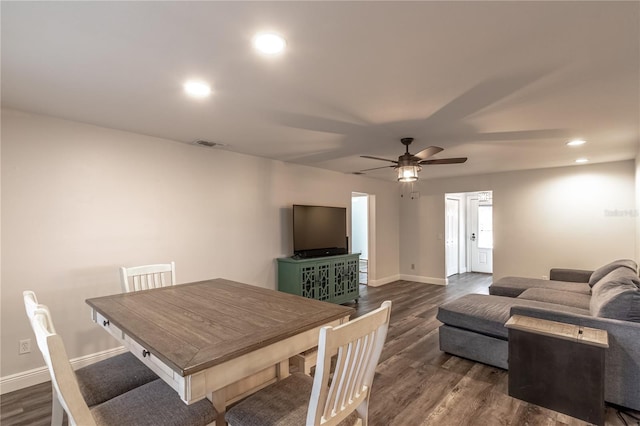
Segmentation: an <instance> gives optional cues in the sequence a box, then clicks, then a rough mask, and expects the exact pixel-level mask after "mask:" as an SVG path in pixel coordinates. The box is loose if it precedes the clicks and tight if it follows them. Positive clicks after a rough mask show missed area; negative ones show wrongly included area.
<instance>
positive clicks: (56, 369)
mask: <svg viewBox="0 0 640 426" xmlns="http://www.w3.org/2000/svg"><path fill="white" fill-rule="evenodd" d="M31 326H32V327H33V330H34V332H35V334H36V340H37V342H38V348H39V349H40V351H41V352H42V356H43V357H44V360H45V363H46V364H47V368H48V369H49V373H50V374H51V382H52V384H53V386H54V388H55V389H56V392H57V394H58V396H59V399H60V403H61V405H62V407H63V409H64V411H65V412H66V413H67V416H68V418H69V424H70V425H81V426H93V425H96V426H97V425H105V426H106V425H113V426H120V425H149V426H152V425H153V426H162V425H185V426H201V425H202V426H204V425H208V424H213V422H214V421H215V416H216V414H215V410H214V409H213V405H212V404H211V402H210V401H209V400H207V399H203V400H200V401H198V402H196V403H193V404H191V405H187V404H185V403H184V402H183V401H182V400H181V399H180V397H179V396H178V394H177V393H176V392H175V391H174V390H173V389H172V388H171V387H170V386H169V385H167V384H166V383H164V382H163V381H162V380H161V379H157V380H154V381H152V382H149V383H147V384H145V385H142V386H140V387H137V388H135V389H132V390H130V391H129V392H126V393H124V394H122V395H119V396H116V397H115V398H112V399H110V400H108V401H105V402H103V403H101V404H98V405H96V406H94V407H91V408H90V407H89V406H88V405H87V403H86V402H85V400H84V398H83V396H82V393H81V392H80V387H79V385H78V381H77V380H76V376H75V374H74V372H73V369H72V368H71V364H70V363H69V358H68V356H67V352H66V350H65V347H64V344H63V342H62V339H61V338H60V336H59V335H58V334H56V333H55V330H54V328H53V323H52V321H51V316H50V314H49V311H48V310H46V309H42V308H36V309H35V310H34V311H33V317H32V319H31Z"/></svg>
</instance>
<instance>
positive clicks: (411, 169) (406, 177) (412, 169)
mask: <svg viewBox="0 0 640 426" xmlns="http://www.w3.org/2000/svg"><path fill="white" fill-rule="evenodd" d="M420 170H422V167H420V166H399V167H398V182H415V181H417V180H418V172H419V171H420Z"/></svg>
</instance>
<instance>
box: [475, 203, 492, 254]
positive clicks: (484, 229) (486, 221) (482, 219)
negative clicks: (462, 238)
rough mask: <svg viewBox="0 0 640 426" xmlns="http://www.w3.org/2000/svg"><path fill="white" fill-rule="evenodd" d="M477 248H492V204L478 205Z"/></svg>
mask: <svg viewBox="0 0 640 426" xmlns="http://www.w3.org/2000/svg"><path fill="white" fill-rule="evenodd" d="M478 248H484V249H492V248H493V206H478Z"/></svg>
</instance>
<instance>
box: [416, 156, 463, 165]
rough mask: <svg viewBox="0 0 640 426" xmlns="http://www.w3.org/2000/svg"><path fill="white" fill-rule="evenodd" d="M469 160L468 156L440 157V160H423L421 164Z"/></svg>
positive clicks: (455, 162)
mask: <svg viewBox="0 0 640 426" xmlns="http://www.w3.org/2000/svg"><path fill="white" fill-rule="evenodd" d="M465 161H467V157H458V158H440V159H438V160H422V161H421V162H420V163H419V164H421V165H425V164H460V163H464V162H465Z"/></svg>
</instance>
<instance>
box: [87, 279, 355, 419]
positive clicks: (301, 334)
mask: <svg viewBox="0 0 640 426" xmlns="http://www.w3.org/2000/svg"><path fill="white" fill-rule="evenodd" d="M86 302H87V304H88V305H89V306H90V307H91V315H92V319H93V321H95V322H96V323H97V324H99V325H100V326H101V327H102V328H103V329H105V330H106V331H107V332H109V333H110V334H111V335H112V336H114V337H115V338H116V339H117V340H119V341H120V342H121V343H122V344H123V345H124V346H125V347H126V348H127V349H128V350H129V351H131V352H132V353H133V354H134V355H136V356H137V357H138V358H139V359H140V360H141V361H142V362H143V363H145V364H146V365H147V366H148V367H149V368H151V369H152V370H153V371H154V372H155V373H156V374H158V376H160V378H162V379H163V380H164V381H165V382H166V383H168V384H169V385H170V386H171V387H172V388H173V389H175V391H176V392H177V393H178V394H179V395H180V398H182V400H183V401H184V402H185V403H187V404H191V403H193V402H196V401H198V400H201V399H203V398H209V399H210V400H211V401H212V402H213V405H214V408H215V409H216V411H217V412H218V418H217V420H216V424H217V426H220V425H224V424H226V422H225V421H224V414H225V412H226V407H227V406H228V405H229V404H231V403H233V402H234V401H237V400H238V399H241V398H243V397H244V396H246V395H249V394H251V393H252V392H255V391H256V390H258V389H261V388H263V387H265V386H267V385H269V384H271V383H273V382H275V381H276V380H279V379H281V378H284V377H286V376H287V375H288V374H289V358H290V357H293V356H294V355H296V354H299V353H301V352H304V351H307V350H309V349H311V348H313V347H315V346H317V344H318V335H319V331H320V328H322V327H323V326H327V325H339V324H341V323H343V322H346V321H348V319H349V316H350V315H351V314H352V313H354V312H355V310H354V309H353V308H350V307H346V306H341V305H335V304H331V303H326V302H319V301H316V300H311V299H306V298H303V297H300V296H295V295H292V294H288V293H282V292H278V291H275V290H269V289H265V288H261V287H256V286H252V285H248V284H242V283H238V282H234V281H230V280H226V279H221V278H217V279H212V280H207V281H200V282H194V283H188V284H180V285H175V286H168V287H162V288H157V289H152V290H144V291H137V292H133V293H124V294H117V295H113V296H104V297H97V298H92V299H87V301H86Z"/></svg>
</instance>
